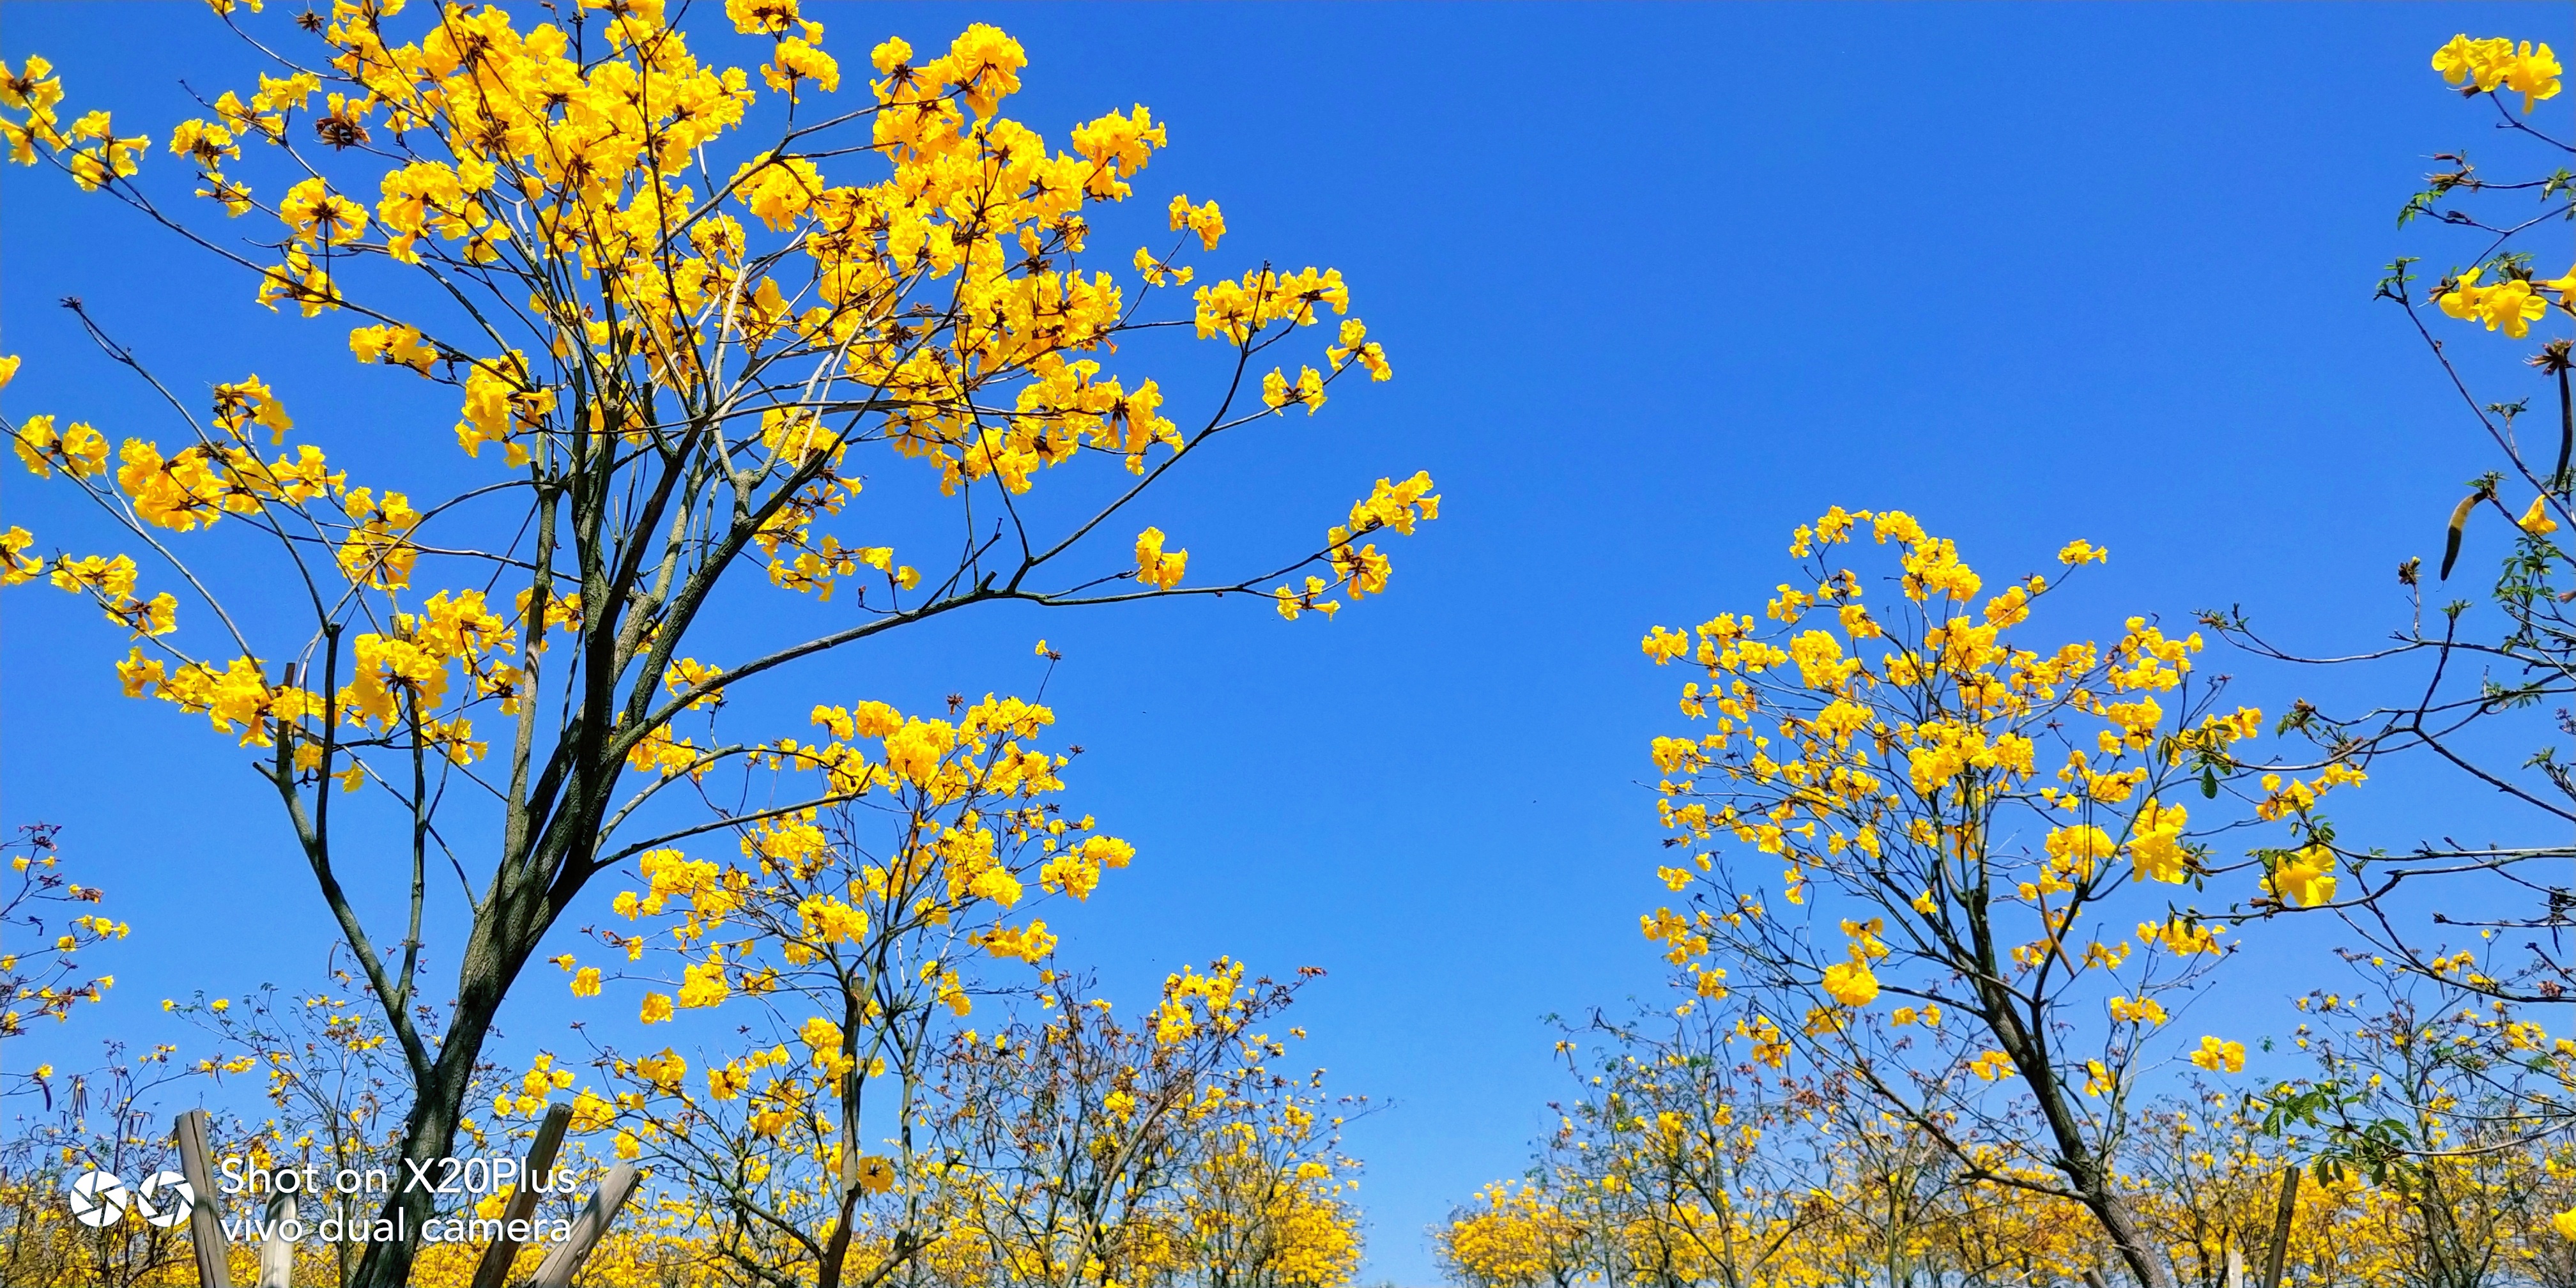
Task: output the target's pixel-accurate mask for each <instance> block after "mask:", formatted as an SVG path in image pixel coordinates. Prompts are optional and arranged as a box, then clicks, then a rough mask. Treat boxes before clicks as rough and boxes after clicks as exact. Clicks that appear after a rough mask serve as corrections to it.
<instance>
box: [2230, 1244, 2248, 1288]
mask: <svg viewBox="0 0 2576 1288" xmlns="http://www.w3.org/2000/svg"><path fill="white" fill-rule="evenodd" d="M2227 1288H2245V1254H2244V1253H2242V1252H2239V1251H2237V1250H2236V1241H2235V1240H2234V1239H2233V1238H2230V1239H2229V1240H2228V1242H2227Z"/></svg>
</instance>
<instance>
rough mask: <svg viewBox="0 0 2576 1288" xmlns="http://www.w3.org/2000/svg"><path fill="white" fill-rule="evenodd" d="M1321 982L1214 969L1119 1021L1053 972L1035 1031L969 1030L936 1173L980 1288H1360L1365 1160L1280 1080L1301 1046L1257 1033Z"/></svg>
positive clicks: (1024, 1026) (1187, 977) (939, 1118)
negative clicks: (1356, 1276) (1279, 1063)
mask: <svg viewBox="0 0 2576 1288" xmlns="http://www.w3.org/2000/svg"><path fill="white" fill-rule="evenodd" d="M1319 974H1321V972H1320V971H1317V970H1314V969H1313V968H1311V967H1310V968H1305V969H1302V970H1300V971H1299V973H1298V977H1297V978H1296V979H1295V980H1292V981H1289V982H1286V983H1277V982H1273V981H1271V980H1268V979H1247V978H1246V977H1245V971H1244V967H1243V964H1242V963H1240V962H1235V961H1230V960H1220V961H1217V962H1214V963H1211V964H1210V965H1209V966H1208V967H1207V968H1206V969H1205V970H1199V969H1187V970H1183V971H1181V972H1179V973H1177V974H1174V975H1172V976H1170V977H1169V978H1167V979H1166V980H1165V981H1164V984H1163V989H1162V996H1161V998H1160V1000H1159V1001H1158V1002H1157V1003H1156V1005H1155V1006H1154V1007H1153V1008H1152V1009H1150V1010H1148V1011H1146V1012H1144V1013H1143V1014H1141V1015H1138V1016H1137V1017H1136V1018H1135V1019H1134V1020H1132V1021H1125V1022H1122V1021H1120V1020H1118V1019H1117V1018H1116V1017H1115V1016H1114V1015H1113V1014H1112V1013H1111V1010H1112V1008H1111V1006H1110V1003H1109V1002H1108V1001H1107V999H1104V998H1099V997H1094V996H1090V995H1088V991H1087V990H1086V989H1084V988H1083V987H1081V986H1080V981H1078V980H1076V979H1074V978H1073V977H1071V976H1068V975H1065V974H1062V973H1056V972H1052V971H1051V972H1049V973H1048V975H1047V976H1046V977H1045V979H1044V981H1043V983H1042V984H1041V986H1040V987H1039V988H1038V989H1037V990H1036V992H1035V994H1034V996H1033V997H1031V998H1030V999H1029V1000H1030V1001H1031V1002H1032V1003H1034V1006H1033V1008H1032V1009H1034V1010H1035V1011H1036V1014H1035V1015H1034V1016H1028V1017H1023V1018H1018V1019H1015V1020H1013V1021H1012V1022H1011V1023H1009V1024H1007V1025H1006V1026H1004V1027H1002V1028H1001V1029H1000V1030H999V1031H998V1032H995V1033H994V1034H992V1035H991V1036H989V1037H987V1036H983V1035H981V1034H978V1033H976V1032H974V1031H973V1030H969V1031H966V1032H964V1033H960V1034H957V1035H955V1036H954V1037H953V1038H952V1039H951V1041H950V1042H949V1044H948V1047H947V1050H946V1052H945V1054H944V1057H943V1060H942V1066H943V1076H942V1080H941V1084H940V1086H939V1088H938V1090H937V1100H938V1103H939V1106H940V1108H939V1111H938V1113H937V1114H936V1115H935V1120H936V1123H937V1126H936V1128H935V1133H936V1140H937V1143H938V1162H937V1165H936V1175H937V1176H938V1177H939V1178H940V1180H941V1183H943V1184H945V1185H948V1186H951V1187H954V1188H955V1189H956V1190H957V1191H958V1192H959V1193H960V1194H961V1195H963V1198H962V1199H961V1200H960V1202H959V1208H960V1211H961V1213H962V1216H961V1219H960V1222H959V1223H960V1225H961V1226H962V1227H963V1229H964V1230H966V1231H969V1232H971V1239H972V1241H973V1243H975V1244H976V1245H978V1247H979V1251H980V1253H981V1255H980V1257H978V1258H977V1259H976V1264H977V1266H978V1270H979V1274H978V1277H977V1278H976V1279H975V1280H974V1282H975V1283H976V1284H977V1285H979V1288H1001V1286H1002V1285H1011V1284H1043V1285H1048V1286H1049V1288H1085V1286H1088V1288H1110V1285H1120V1284H1149V1283H1173V1282H1190V1281H1196V1282H1200V1283H1204V1284H1208V1285H1211V1286H1214V1285H1251V1284H1267V1285H1295V1286H1297V1288H1339V1285H1342V1284H1345V1283H1347V1282H1348V1281H1349V1279H1350V1277H1351V1275H1352V1273H1353V1272H1354V1271H1355V1270H1356V1269H1357V1268H1358V1260H1359V1229H1358V1219H1357V1213H1356V1212H1355V1211H1354V1210H1352V1209H1351V1208H1350V1207H1349V1205H1348V1204H1347V1203H1346V1202H1345V1201H1344V1194H1345V1189H1346V1187H1345V1185H1344V1184H1343V1183H1344V1182H1345V1181H1346V1180H1347V1179H1348V1173H1349V1172H1350V1171H1351V1170H1352V1169H1353V1168H1354V1167H1355V1166H1356V1165H1355V1164H1353V1163H1351V1162H1350V1160H1348V1159H1345V1158H1342V1157H1341V1156H1340V1155H1339V1153H1338V1149H1337V1145H1338V1142H1337V1139H1336V1137H1337V1134H1338V1133H1337V1130H1336V1129H1337V1127H1338V1123H1337V1122H1334V1121H1333V1120H1331V1119H1330V1118H1323V1117H1321V1115H1322V1114H1323V1112H1324V1110H1325V1109H1326V1108H1327V1107H1326V1106H1323V1105H1320V1104H1318V1103H1317V1096H1316V1091H1315V1088H1316V1086H1317V1083H1316V1080H1315V1079H1313V1078H1303V1079H1299V1078H1290V1077H1286V1076H1283V1075H1281V1074H1279V1073H1277V1072H1275V1071H1274V1070H1272V1068H1271V1067H1270V1062H1271V1061H1273V1060H1276V1059H1280V1058H1284V1056H1285V1055H1286V1053H1287V1050H1288V1046H1287V1044H1286V1043H1285V1042H1282V1041H1279V1040H1277V1039H1274V1038H1273V1037H1271V1036H1270V1035H1268V1034H1267V1033H1265V1032H1263V1031H1261V1030H1260V1029H1258V1028H1257V1027H1255V1026H1258V1025H1261V1024H1264V1023H1266V1022H1267V1021H1268V1020H1270V1019H1272V1018H1275V1017H1276V1016H1277V1015H1278V1013H1279V1012H1280V1011H1281V1009H1282V1008H1284V1007H1286V1006H1287V1005H1288V1003H1289V1002H1290V1000H1291V999H1292V998H1293V997H1294V995H1295V992H1296V990H1297V989H1298V988H1299V987H1301V986H1302V985H1303V984H1304V983H1305V982H1306V981H1308V980H1309V979H1312V978H1314V977H1315V976H1317V975H1319ZM1293 1036H1294V1034H1293V1031H1292V1037H1293Z"/></svg>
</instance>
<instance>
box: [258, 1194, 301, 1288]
mask: <svg viewBox="0 0 2576 1288" xmlns="http://www.w3.org/2000/svg"><path fill="white" fill-rule="evenodd" d="M295 1217H296V1212H295V1196H294V1195H292V1194H271V1195H269V1196H268V1237H267V1238H265V1239H262V1240H260V1244H259V1288H295V1245H294V1244H292V1243H289V1242H287V1241H286V1240H285V1239H284V1238H283V1237H281V1236H280V1235H279V1234H278V1230H279V1229H280V1228H281V1227H282V1226H283V1225H284V1224H285V1223H286V1222H288V1221H293V1220H295ZM298 1228H299V1229H300V1228H301V1226H300V1225H299V1227H298Z"/></svg>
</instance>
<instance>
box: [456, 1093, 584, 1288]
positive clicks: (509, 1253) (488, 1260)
mask: <svg viewBox="0 0 2576 1288" xmlns="http://www.w3.org/2000/svg"><path fill="white" fill-rule="evenodd" d="M571 1126H572V1107H571V1106H570V1105H548V1106H546V1119H545V1121H544V1122H541V1123H539V1124H537V1138H536V1139H535V1140H534V1141H531V1142H530V1143H529V1145H528V1165H527V1170H526V1171H525V1172H523V1173H522V1174H521V1175H520V1177H519V1188H518V1189H517V1190H516V1191H514V1192H512V1193H511V1195H510V1205H509V1206H508V1207H507V1208H504V1209H502V1212H501V1228H502V1230H503V1231H504V1233H503V1234H502V1235H501V1237H500V1238H497V1239H494V1240H493V1241H492V1243H491V1246H489V1247H486V1248H485V1249H483V1261H482V1264H480V1265H478V1266H476V1267H474V1285H473V1288H501V1286H502V1284H503V1282H504V1281H506V1280H507V1279H508V1278H509V1275H510V1263H511V1262H512V1261H513V1260H515V1259H517V1257H518V1255H519V1241H518V1240H517V1239H513V1238H511V1237H510V1236H509V1234H508V1233H506V1232H507V1231H508V1229H509V1228H510V1222H512V1221H524V1220H527V1219H528V1218H529V1217H531V1216H533V1215H535V1214H536V1210H537V1191H536V1183H537V1181H538V1180H539V1179H540V1178H544V1177H546V1176H547V1174H548V1173H550V1172H552V1171H553V1170H554V1165H555V1151H556V1150H558V1149H561V1148H563V1138H564V1131H565V1129H566V1128H569V1127H571Z"/></svg>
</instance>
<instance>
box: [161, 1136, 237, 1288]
mask: <svg viewBox="0 0 2576 1288" xmlns="http://www.w3.org/2000/svg"><path fill="white" fill-rule="evenodd" d="M170 1134H171V1135H172V1136H175V1137H177V1138H178V1140H179V1172H180V1174H181V1175H183V1176H185V1177H187V1178H188V1192H189V1193H190V1194H191V1195H193V1196H194V1197H195V1199H196V1201H195V1202H194V1203H191V1204H189V1205H188V1242H189V1243H190V1244H191V1245H193V1246H194V1247H195V1248H196V1250H197V1283H198V1284H199V1285H200V1288H233V1276H232V1271H231V1270H230V1269H229V1268H228V1267H226V1265H225V1264H224V1257H225V1253H226V1251H227V1248H226V1245H225V1243H224V1217H223V1213H222V1212H221V1211H219V1210H217V1208H216V1206H215V1173H214V1169H212V1168H210V1167H208V1166H206V1111H205V1110H203V1109H191V1110H189V1111H188V1112H186V1113H184V1114H181V1115H179V1118H178V1121H176V1122H174V1123H172V1124H171V1125H170Z"/></svg>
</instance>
